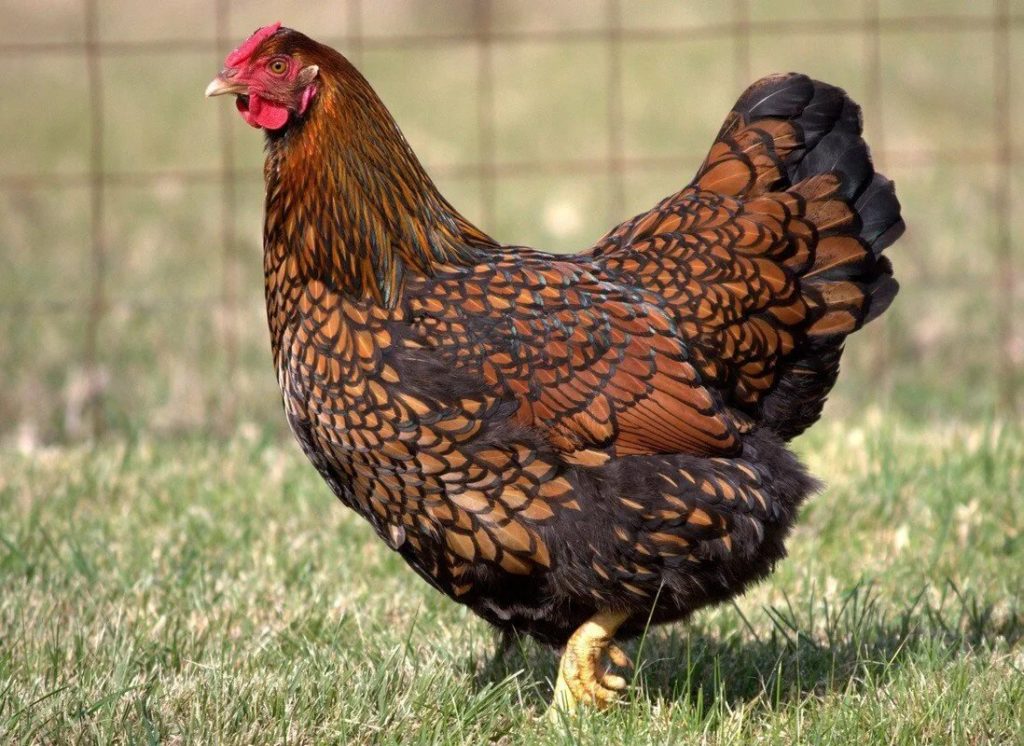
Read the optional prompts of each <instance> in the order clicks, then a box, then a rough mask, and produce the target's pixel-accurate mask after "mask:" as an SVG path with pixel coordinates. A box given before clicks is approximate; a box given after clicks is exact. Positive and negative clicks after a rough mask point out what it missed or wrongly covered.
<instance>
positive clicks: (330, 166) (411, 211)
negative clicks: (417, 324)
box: [264, 52, 496, 307]
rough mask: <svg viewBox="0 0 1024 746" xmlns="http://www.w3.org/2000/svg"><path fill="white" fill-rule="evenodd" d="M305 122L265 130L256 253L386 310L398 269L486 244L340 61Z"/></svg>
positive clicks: (397, 287) (463, 256)
mask: <svg viewBox="0 0 1024 746" xmlns="http://www.w3.org/2000/svg"><path fill="white" fill-rule="evenodd" d="M325 62H326V64H323V63H321V64H320V81H319V90H318V93H317V96H316V99H315V100H314V102H313V104H312V105H311V106H310V110H309V112H308V113H307V115H306V117H305V118H304V119H303V120H302V121H299V122H296V123H293V124H292V125H291V126H289V127H287V128H285V130H283V131H282V132H281V133H279V134H275V133H270V134H268V153H267V161H266V167H265V176H266V188H267V193H266V221H265V224H264V247H265V250H266V252H267V253H268V256H267V259H268V269H270V267H269V263H270V262H271V261H272V257H271V254H273V255H277V256H278V257H279V258H280V259H281V260H284V259H285V257H286V256H287V255H291V256H292V257H293V258H294V259H296V260H297V264H298V271H299V272H300V273H301V274H302V275H303V276H305V277H306V278H308V279H314V278H315V279H320V280H323V281H325V282H327V283H329V284H331V285H333V286H334V287H336V288H337V289H338V290H340V291H342V292H345V293H346V294H348V295H350V296H352V297H354V298H360V299H362V298H372V299H373V300H374V301H376V302H377V303H379V304H381V305H384V306H389V307H390V306H393V305H394V304H395V303H397V301H398V299H399V297H400V296H401V291H402V286H403V280H404V277H405V274H406V273H408V272H418V273H424V274H430V273H431V272H432V271H433V268H434V266H436V265H438V264H463V263H468V262H472V261H474V258H475V257H477V256H478V255H479V251H480V250H481V249H485V248H487V247H493V246H495V245H496V244H495V242H494V241H493V240H492V239H491V238H489V237H488V236H487V235H486V234H485V233H483V232H482V231H480V230H479V229H477V228H475V227H474V226H473V225H472V224H471V223H469V221H467V220H466V219H465V218H463V217H462V216H461V215H459V213H458V212H457V211H456V210H455V209H454V208H453V207H452V206H451V205H450V204H448V202H447V201H446V200H445V199H444V197H442V196H441V194H440V193H439V192H438V190H437V188H436V187H435V186H434V183H433V182H432V181H431V179H430V177H429V176H428V175H427V173H426V171H425V170H424V168H423V166H422V165H421V164H420V162H419V160H418V159H417V158H416V155H415V154H414V153H413V152H412V149H411V148H410V147H409V145H408V143H407V142H406V141H405V137H404V136H403V135H402V133H401V131H400V130H399V129H398V126H397V125H396V124H395V121H394V119H393V118H392V117H391V114H390V113H389V112H388V110H387V109H386V108H385V106H384V104H383V103H382V102H381V100H380V99H379V98H378V97H377V95H376V94H375V93H374V91H373V89H372V88H370V85H369V83H367V82H366V80H365V79H364V78H363V77H362V75H360V74H359V72H358V71H356V69H355V68H354V67H352V65H351V64H349V63H348V61H347V60H345V59H344V58H343V57H342V56H341V55H339V54H337V53H335V52H331V55H330V59H328V60H325Z"/></svg>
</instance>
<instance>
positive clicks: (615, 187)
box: [0, 0, 1024, 436]
mask: <svg viewBox="0 0 1024 746" xmlns="http://www.w3.org/2000/svg"><path fill="white" fill-rule="evenodd" d="M370 1H371V0H346V1H345V2H342V3H340V7H336V8H335V9H333V10H332V12H337V13H342V14H344V16H345V19H346V24H345V26H346V29H347V31H346V33H345V35H344V36H341V37H334V38H332V37H330V36H328V37H327V38H323V39H321V40H322V41H325V42H326V43H328V44H331V45H332V46H336V47H337V48H339V49H342V50H344V51H345V53H346V54H347V55H348V56H349V57H350V58H351V59H353V61H354V62H355V63H356V64H357V66H358V65H359V63H360V60H361V58H362V56H363V55H364V54H365V53H367V52H368V51H373V52H381V51H391V50H403V49H416V48H425V49H439V50H443V49H444V48H446V47H450V46H452V45H462V44H467V43H468V44H470V45H472V47H473V48H474V50H475V66H476V74H475V86H476V90H475V99H476V112H475V123H474V127H475V130H476V132H475V134H476V137H477V143H478V147H477V153H478V158H477V159H475V160H473V161H470V162H463V163H457V164H443V163H442V164H432V165H431V168H430V170H431V172H432V173H433V174H435V175H436V176H438V177H440V178H450V179H460V178H465V179H473V180H475V183H477V184H478V185H479V189H480V214H479V216H478V217H479V220H480V222H481V223H482V225H483V227H484V228H489V227H490V226H493V225H494V223H495V219H496V211H497V200H498V194H499V191H500V190H499V186H500V185H501V183H502V181H503V180H506V179H512V178H521V177H529V176H544V175H547V176H552V175H557V176H577V177H580V178H587V177H596V176H604V177H606V178H607V179H608V183H609V189H608V195H607V200H608V206H607V210H608V214H609V215H611V216H616V218H623V217H626V215H625V213H624V211H625V210H626V207H627V199H626V192H627V188H626V184H627V180H628V178H629V177H630V175H633V174H640V173H644V172H646V171H648V170H650V169H652V168H666V167H673V168H678V169H680V170H684V169H692V168H693V167H694V166H695V165H696V163H697V162H699V159H700V158H701V157H702V156H703V153H702V152H700V151H698V150H694V151H693V152H678V153H672V154H668V155H666V156H656V157H655V156H637V155H635V154H632V155H631V154H630V153H629V152H628V151H627V148H626V145H625V133H624V108H625V106H626V104H625V99H624V85H625V82H624V78H623V54H624V50H626V49H628V48H629V47H630V45H634V44H638V43H646V42H650V41H654V40H662V41H679V42H686V41H688V40H692V39H702V40H709V39H712V40H713V39H721V40H728V41H730V42H731V44H732V50H733V53H732V56H731V59H730V60H729V61H728V64H729V66H730V68H731V70H730V71H729V72H728V73H723V72H722V71H721V70H716V71H715V74H716V75H719V76H720V77H721V78H722V81H721V82H722V85H731V86H732V87H733V88H734V89H735V91H736V92H737V93H738V92H739V91H740V90H742V89H743V88H744V87H746V85H748V84H749V83H750V82H751V80H752V79H753V65H752V62H751V57H752V54H751V46H752V43H753V42H754V40H756V39H758V38H762V37H764V38H772V39H776V40H778V43H779V44H785V43H787V39H789V38H793V37H797V36H806V35H818V34H820V35H825V34H849V35H856V36H858V37H859V38H860V39H862V40H863V57H862V59H860V60H851V64H852V65H860V66H862V67H863V70H864V71H865V80H866V90H867V93H866V98H865V99H864V100H862V102H861V103H862V104H863V106H864V108H865V109H866V110H867V111H869V112H871V113H872V122H873V126H872V127H871V129H870V132H869V133H868V134H869V139H870V141H871V144H872V147H873V150H874V153H875V160H876V164H877V165H878V166H879V167H880V170H883V171H890V170H891V169H894V168H895V169H900V168H914V167H918V166H934V165H935V164H949V165H952V166H957V165H964V166H971V167H977V166H981V165H984V166H989V167H991V168H992V169H993V170H994V173H995V177H994V178H995V183H994V188H993V190H992V193H993V195H994V199H993V200H992V204H991V217H992V220H993V221H994V223H993V231H992V233H993V236H992V240H991V247H990V250H991V252H992V255H993V262H992V273H993V276H992V277H991V287H992V288H994V292H996V293H997V294H999V295H1000V296H1001V297H1003V298H1006V299H1009V301H1008V302H1009V303H1010V306H1009V309H1008V311H1007V312H1003V313H997V314H995V318H994V319H992V322H993V323H994V324H995V326H996V332H995V337H996V340H997V344H998V350H997V351H996V352H995V358H996V365H997V367H998V375H997V376H996V381H997V386H998V401H999V402H1000V404H1001V405H1002V406H1005V407H1008V408H1010V410H1011V411H1013V410H1014V408H1016V407H1017V406H1018V403H1017V401H1018V391H1017V386H1018V382H1019V378H1020V362H1019V360H1018V357H1019V352H1018V351H1017V349H1016V348H1017V347H1019V345H1020V343H1019V335H1020V334H1021V330H1020V329H1019V328H1018V324H1019V323H1020V322H1019V319H1017V318H1016V317H1015V313H1014V305H1013V304H1014V299H1015V298H1016V296H1017V293H1018V292H1019V285H1018V277H1017V274H1018V271H1019V267H1018V266H1017V260H1016V257H1015V251H1014V246H1013V242H1014V235H1013V225H1012V223H1013V219H1014V217H1013V216H1014V203H1013V198H1012V192H1013V188H1014V167H1015V152H1014V135H1013V132H1014V107H1013V94H1014V89H1013V85H1014V83H1015V81H1014V80H1013V67H1014V65H1013V53H1012V40H1013V36H1014V33H1015V32H1017V31H1020V30H1024V13H1022V12H1020V6H1017V10H1016V11H1015V10H1014V6H1013V5H1012V4H1011V1H1010V0H994V4H993V6H992V12H991V13H989V14H984V15H981V14H974V15H961V14H942V13H937V14H914V15H901V16H898V17H892V16H891V15H886V14H883V13H882V9H881V8H880V0H865V2H864V4H863V13H862V14H861V17H860V18H858V19H841V18H840V19H829V18H812V19H801V18H796V19H794V18H781V19H763V18H761V19H754V18H753V17H752V15H753V14H752V7H753V3H752V0H733V2H732V4H731V7H727V6H725V5H724V4H723V7H724V8H726V9H725V10H723V12H722V15H723V16H727V17H728V20H725V21H721V22H711V23H702V24H699V25H686V26H685V27H680V28H673V27H649V28H636V27H634V26H632V25H627V24H625V23H624V18H625V16H626V14H628V13H630V12H631V10H632V4H631V2H629V1H628V0H606V2H604V5H603V7H602V8H601V11H600V12H601V13H602V18H601V21H600V22H599V23H595V24H593V26H592V27H587V28H565V29H558V28H545V29H523V28H509V27H502V26H501V25H499V24H496V23H495V21H494V13H493V11H494V7H495V3H494V2H493V1H492V0H477V1H476V2H474V3H473V4H472V12H473V23H472V27H471V29H469V30H466V29H464V28H460V29H458V30H453V31H451V32H446V31H439V30H436V29H431V30H425V31H423V32H399V33H389V34H386V35H385V34H374V33H370V32H366V31H365V30H364V24H363V16H364V12H365V8H366V5H365V4H366V3H368V2H370ZM82 2H83V13H84V18H85V35H84V39H83V40H82V41H81V42H46V41H41V42H32V41H27V42H20V41H10V42H6V43H0V58H15V57H17V58H19V59H31V58H32V57H34V56H39V57H42V56H46V57H53V56H67V57H70V58H72V59H74V60H75V61H80V62H81V66H82V69H83V70H84V73H85V79H86V86H87V97H88V109H89V110H88V116H87V122H88V129H89V153H88V168H87V170H85V171H83V172H74V173H55V172H50V171H42V170H40V171H36V172H24V173H13V174H6V175H5V176H4V178H2V179H0V192H5V193H31V192H33V191H35V190H41V189H54V190H61V189H75V188H84V189H86V190H87V191H88V195H89V200H88V202H89V230H88V236H87V238H85V237H84V238H85V240H84V242H83V243H84V244H85V245H84V246H83V250H86V251H87V252H88V265H89V268H90V269H89V271H90V281H89V284H88V287H89V291H88V292H89V297H88V299H87V302H85V303H84V304H81V303H79V302H77V301H69V300H67V299H64V298H61V297H60V296H59V294H48V295H46V297H47V298H48V299H47V300H35V301H33V302H32V303H31V304H29V307H26V305H25V304H24V303H20V302H19V303H6V302H4V299H2V298H0V316H3V315H10V316H13V315H24V314H26V313H30V314H42V315H45V316H56V315H59V314H72V315H75V316H78V317H81V318H82V319H84V328H83V334H84V339H83V344H82V347H81V355H82V359H81V361H80V364H81V368H82V370H83V371H84V377H85V379H86V381H87V382H91V383H87V385H86V388H87V389H88V392H87V395H86V396H85V398H84V403H83V404H81V406H82V408H83V413H84V417H85V421H86V422H87V426H86V427H85V430H87V432H88V434H92V435H94V436H98V435H101V434H102V433H103V432H104V430H105V429H107V428H108V427H109V426H110V418H109V416H108V413H107V406H106V401H105V399H106V394H107V391H108V389H109V386H110V385H111V383H110V380H111V378H116V375H115V374H116V371H110V370H107V369H106V366H105V364H104V355H103V337H102V335H101V328H102V326H103V323H104V321H105V320H106V319H107V318H108V317H109V316H110V315H111V314H114V313H118V312H123V313H128V314H136V313H142V314H145V313H150V312H152V311H153V310H154V308H157V307H159V306H160V305H161V304H164V305H166V306H167V307H169V308H174V307H177V306H179V305H181V304H182V303H187V304H188V305H190V306H193V307H195V306H202V305H203V304H209V306H210V308H211V309H214V308H215V309H216V312H217V313H218V314H219V315H220V318H221V323H220V324H219V326H218V328H219V349H218V354H219V355H220V356H221V357H222V360H221V363H222V375H223V381H224V385H223V386H221V387H220V389H219V392H218V397H217V398H218V402H217V406H216V407H214V408H213V409H211V411H210V415H211V417H213V416H214V415H215V416H216V419H217V426H218V429H221V428H228V429H229V428H231V427H233V426H234V425H235V424H237V422H238V419H239V413H238V411H237V406H236V402H235V401H234V396H235V394H234V387H233V386H232V385H231V382H232V381H234V380H236V379H237V375H238V370H239V366H240V365H242V362H241V360H240V358H241V355H240V351H241V348H242V347H243V346H244V345H245V344H247V342H246V341H244V340H243V339H242V338H241V334H240V329H241V326H242V325H243V324H244V323H250V322H251V319H250V318H249V317H248V316H246V315H245V312H244V307H245V306H246V299H251V297H252V295H253V294H254V293H257V292H258V288H250V287H242V274H241V271H240V266H241V263H242V262H243V261H248V260H249V259H251V257H248V256H246V257H244V258H243V256H242V252H241V250H240V245H241V243H242V239H241V238H240V235H239V226H238V212H239V199H240V196H239V189H240V187H241V186H244V185H251V184H258V183H259V180H260V179H261V172H260V171H259V169H258V168H255V167H254V164H245V165H244V166H241V165H240V164H239V163H238V162H237V161H238V158H237V153H236V148H235V145H234V132H235V130H236V129H237V128H238V122H237V121H236V116H235V114H234V112H233V110H231V109H230V107H226V106H221V107H219V113H218V120H217V121H218V125H217V137H218V139H219V151H220V160H219V163H216V164H210V165H208V166H206V167H202V168H170V169H168V168H161V169H148V170H145V169H140V170H132V169H111V168H110V167H108V166H107V165H106V162H107V159H106V158H105V155H106V153H107V150H108V148H109V147H111V143H110V142H109V138H108V134H107V132H106V131H105V123H106V122H107V121H108V116H109V114H110V112H109V111H108V110H106V109H105V106H106V105H107V104H106V98H105V94H106V90H105V89H106V79H105V68H104V66H103V64H102V63H103V61H104V60H112V59H117V58H119V57H127V56H139V55H150V54H152V55H164V56H168V55H170V56H172V57H173V56H174V55H194V54H197V53H202V54H209V55H210V56H211V59H219V58H221V57H222V56H223V55H224V54H225V53H226V52H227V51H228V50H230V49H231V48H232V47H234V46H235V45H236V44H237V43H238V41H239V39H238V38H235V35H233V34H232V32H231V13H232V5H231V3H230V2H229V0H216V2H215V12H214V17H215V25H216V27H215V33H214V37H213V39H212V40H208V41H193V40H188V39H167V40H149V41H110V40H105V39H102V38H101V34H100V21H101V14H103V13H105V12H108V10H109V9H108V7H107V6H106V4H104V3H102V2H100V0H82ZM411 5H413V6H415V3H411ZM588 7H590V6H588ZM931 32H943V33H950V34H957V35H960V34H973V35H978V34H990V35H991V47H992V69H991V71H989V73H988V74H989V75H990V76H991V81H990V85H991V87H992V91H993V99H994V100H993V102H992V106H993V111H994V116H993V118H992V122H993V125H992V127H993V132H992V142H993V143H994V146H993V147H985V146H974V145H972V144H971V143H970V142H967V143H963V144H962V145H961V146H959V147H956V148H949V147H941V148H930V149H929V148H907V147H891V146H890V143H889V141H888V138H887V136H886V131H885V126H884V123H885V117H884V116H883V115H882V114H883V107H884V106H885V97H884V96H883V91H884V89H885V85H886V81H885V76H884V70H883V63H882V56H883V35H884V34H886V33H898V34H901V35H906V36H913V35H915V34H924V33H931ZM314 33H315V30H314ZM581 41H587V42H597V43H599V44H601V45H602V47H603V49H604V52H605V58H606V69H605V70H604V71H603V72H601V73H598V72H594V71H591V72H588V74H589V75H603V83H602V85H603V86H604V87H605V90H606V93H607V105H606V108H605V111H604V114H603V115H604V117H605V118H606V129H607V142H606V146H605V155H604V157H585V158H580V157H571V158H554V159H537V158H523V159H517V160H512V161H509V160H508V159H499V158H498V155H497V148H496V126H497V124H498V116H499V115H498V111H497V106H496V91H495V79H494V77H495V69H494V65H495V61H494V54H495V52H494V50H495V46H496V45H502V46H504V47H507V46H509V45H518V44H529V43H535V42H543V43H546V44H551V45H556V46H557V45H560V44H570V43H576V42H581ZM213 69H214V67H213V66H211V70H213ZM657 83H658V81H651V84H652V85H657ZM167 183H175V184H181V185H212V186H215V187H216V188H217V189H218V191H219V205H218V206H217V209H218V211H219V218H218V222H219V226H220V228H219V235H218V236H217V241H218V242H219V244H220V249H219V256H218V258H217V261H219V262H220V263H221V265H222V266H221V283H220V288H219V292H218V294H217V295H216V296H214V297H206V296H199V297H191V298H189V297H187V294H183V297H182V298H181V299H174V298H172V299H170V300H163V301H161V300H143V299H138V298H136V299H131V298H126V297H124V296H122V295H121V294H119V293H118V292H117V289H116V288H113V287H111V284H110V271H111V267H110V256H109V253H108V248H109V240H110V239H109V235H108V226H107V220H108V218H109V210H108V209H107V207H108V206H107V194H108V192H109V190H110V189H111V188H112V187H118V188H128V189H139V190H142V189H146V188H149V187H152V186H153V185H158V184H167ZM499 237H500V236H499ZM247 253H248V252H247ZM884 329H885V327H882V330H880V332H879V334H878V335H876V337H875V339H874V341H873V344H874V351H875V357H876V360H877V370H876V372H875V375H876V376H877V377H878V378H880V379H883V382H884V377H885V370H886V367H887V366H886V365H885V361H886V360H887V359H888V358H889V357H890V353H891V351H890V349H889V344H890V343H889V341H888V339H887V336H888V335H887V334H886V333H885V331H884ZM73 363H74V361H70V360H69V361H68V365H69V367H70V366H71V365H72V364H73ZM16 364H17V361H15V365H16ZM30 408H31V407H29V409H30ZM22 411H24V410H22ZM143 419H145V418H144V417H143ZM8 424H9V425H16V424H17V423H8ZM197 424H202V425H209V424H210V423H197ZM8 429H10V428H9V427H7V426H5V425H0V431H3V430H8ZM58 429H60V428H58ZM65 434H67V433H65ZM72 434H74V433H72Z"/></svg>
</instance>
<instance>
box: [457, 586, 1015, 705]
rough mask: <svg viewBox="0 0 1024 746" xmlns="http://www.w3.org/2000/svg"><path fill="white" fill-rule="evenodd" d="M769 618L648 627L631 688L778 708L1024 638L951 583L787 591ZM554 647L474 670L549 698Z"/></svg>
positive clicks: (531, 697)
mask: <svg viewBox="0 0 1024 746" xmlns="http://www.w3.org/2000/svg"><path fill="white" fill-rule="evenodd" d="M766 613H767V616H768V617H769V619H770V620H771V624H770V625H763V626H764V631H760V630H756V629H755V628H754V627H753V626H752V625H751V624H750V623H749V622H748V621H747V620H746V618H745V617H744V616H743V614H742V612H741V611H740V610H739V608H736V609H735V614H736V617H737V620H736V621H737V622H738V626H737V628H736V629H734V630H732V631H727V632H724V633H722V632H714V631H709V630H708V629H707V628H705V627H702V626H701V623H700V617H699V615H698V617H697V621H696V622H695V623H692V624H689V625H682V624H678V625H673V626H669V627H666V628H658V629H655V630H652V631H650V633H649V634H648V635H646V637H645V638H642V639H641V640H639V641H634V642H633V643H631V644H629V646H628V647H629V648H630V653H631V655H632V656H633V659H634V660H635V661H636V662H637V668H636V675H635V676H634V677H633V681H632V685H631V696H633V697H644V698H646V699H649V700H652V701H653V700H658V699H662V700H665V701H680V702H689V703H690V705H691V706H692V707H694V708H696V710H697V712H696V713H695V714H696V715H697V716H698V717H700V716H703V715H704V714H706V713H707V712H709V711H710V709H711V708H712V707H713V706H715V705H716V704H718V705H721V704H728V705H730V706H733V705H738V704H741V703H748V702H753V701H755V700H760V701H761V703H762V706H763V707H765V708H767V709H774V708H777V707H779V706H781V705H783V704H786V703H792V702H796V701H799V700H801V699H804V698H805V697H807V696H816V695H823V694H825V693H827V692H830V691H847V690H849V689H850V688H853V689H861V688H865V687H868V686H878V685H879V684H881V683H885V682H886V681H887V680H889V679H890V678H891V677H892V676H893V675H895V673H896V672H897V671H898V670H899V668H900V665H901V663H905V662H909V661H930V662H935V663H938V664H941V663H943V662H945V661H948V660H949V659H951V658H953V657H956V656H963V655H971V654H973V653H974V652H975V651H977V650H991V649H993V648H996V647H1001V648H1003V649H1009V648H1012V647H1014V646H1015V645H1017V644H1018V643H1019V642H1020V641H1021V640H1022V639H1024V614H1022V612H1021V610H1020V609H1017V608H1009V607H1008V606H1006V605H1003V604H992V603H982V602H981V601H979V600H978V598H977V597H976V596H974V595H973V594H971V593H962V592H960V590H959V589H957V588H956V587H955V586H954V585H953V584H952V583H950V584H947V585H946V586H945V587H944V588H942V589H929V588H925V589H924V590H922V591H921V592H920V593H919V594H918V595H917V596H916V597H915V598H912V599H910V600H909V602H908V604H907V605H905V606H904V607H902V608H896V609H893V608H886V607H884V605H883V604H882V601H881V598H880V597H879V595H878V593H877V592H876V591H875V589H874V588H873V587H872V586H871V585H869V584H860V585H858V586H856V587H854V588H853V589H852V590H851V591H849V592H848V593H846V594H844V595H843V597H842V598H841V599H840V602H839V603H838V604H830V603H829V602H828V601H826V600H824V599H820V598H814V597H813V596H812V597H811V598H810V599H805V600H804V601H803V602H802V603H801V605H800V606H799V607H796V606H794V605H793V604H792V603H790V602H789V601H788V600H787V602H786V603H785V604H784V605H782V606H781V607H770V608H767V609H766ZM557 663H558V661H557V655H556V654H555V653H554V652H552V651H550V650H548V649H545V648H542V647H541V646H539V645H536V644H533V643H530V642H528V641H525V640H522V639H517V638H512V639H511V640H509V641H508V644H507V645H506V646H505V649H504V651H499V652H498V653H496V654H495V655H494V656H493V658H492V659H491V660H490V661H488V662H487V663H486V664H485V665H484V666H483V667H482V669H481V670H480V671H479V672H478V674H477V677H476V683H477V686H478V687H480V688H483V687H486V686H493V685H497V684H498V683H499V682H501V681H504V680H506V679H507V677H509V676H510V675H513V674H515V673H516V672H517V671H519V672H521V673H520V681H521V683H522V684H523V691H524V692H526V693H528V699H527V702H526V704H529V705H533V706H534V707H537V708H544V707H546V706H547V703H548V702H549V701H550V697H551V693H552V690H551V683H552V682H553V681H554V678H555V676H556V673H557Z"/></svg>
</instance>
